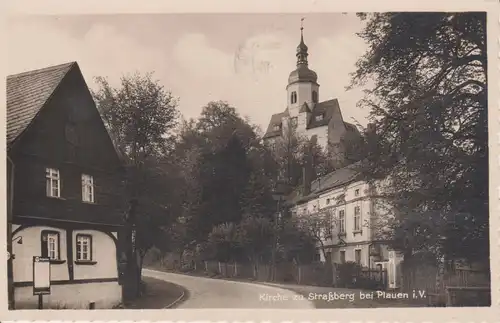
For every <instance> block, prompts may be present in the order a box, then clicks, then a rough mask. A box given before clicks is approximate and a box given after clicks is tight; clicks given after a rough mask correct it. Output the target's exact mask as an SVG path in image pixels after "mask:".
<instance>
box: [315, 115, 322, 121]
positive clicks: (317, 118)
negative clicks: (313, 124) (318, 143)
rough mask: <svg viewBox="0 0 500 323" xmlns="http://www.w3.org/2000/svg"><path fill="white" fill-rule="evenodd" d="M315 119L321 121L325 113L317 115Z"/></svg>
mask: <svg viewBox="0 0 500 323" xmlns="http://www.w3.org/2000/svg"><path fill="white" fill-rule="evenodd" d="M315 119H316V121H321V120H323V115H322V114H320V115H317V116H316V117H315Z"/></svg>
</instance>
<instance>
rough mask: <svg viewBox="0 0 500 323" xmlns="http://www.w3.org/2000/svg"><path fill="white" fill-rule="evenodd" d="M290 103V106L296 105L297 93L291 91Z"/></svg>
mask: <svg viewBox="0 0 500 323" xmlns="http://www.w3.org/2000/svg"><path fill="white" fill-rule="evenodd" d="M290 102H291V103H292V104H294V103H297V92H295V91H293V92H292V94H291V96H290Z"/></svg>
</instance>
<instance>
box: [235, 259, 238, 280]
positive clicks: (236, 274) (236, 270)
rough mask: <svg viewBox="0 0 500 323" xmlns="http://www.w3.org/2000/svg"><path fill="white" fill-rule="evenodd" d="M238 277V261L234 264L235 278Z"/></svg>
mask: <svg viewBox="0 0 500 323" xmlns="http://www.w3.org/2000/svg"><path fill="white" fill-rule="evenodd" d="M237 276H238V266H237V264H236V261H235V262H234V277H237Z"/></svg>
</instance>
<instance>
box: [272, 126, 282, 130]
mask: <svg viewBox="0 0 500 323" xmlns="http://www.w3.org/2000/svg"><path fill="white" fill-rule="evenodd" d="M273 130H274V131H280V130H281V125H279V124H275V125H274V127H273Z"/></svg>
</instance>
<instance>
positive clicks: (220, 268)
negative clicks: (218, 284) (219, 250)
mask: <svg viewBox="0 0 500 323" xmlns="http://www.w3.org/2000/svg"><path fill="white" fill-rule="evenodd" d="M217 263H218V264H219V274H221V275H222V266H221V264H220V261H217Z"/></svg>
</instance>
